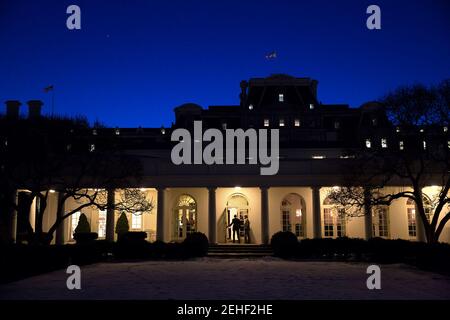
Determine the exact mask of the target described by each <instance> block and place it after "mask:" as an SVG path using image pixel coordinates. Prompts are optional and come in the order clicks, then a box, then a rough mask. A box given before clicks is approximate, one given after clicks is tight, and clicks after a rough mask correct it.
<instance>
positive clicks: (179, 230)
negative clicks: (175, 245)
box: [172, 194, 197, 241]
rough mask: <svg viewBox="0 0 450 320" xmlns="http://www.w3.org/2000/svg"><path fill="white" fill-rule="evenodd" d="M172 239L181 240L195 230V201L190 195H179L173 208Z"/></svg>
mask: <svg viewBox="0 0 450 320" xmlns="http://www.w3.org/2000/svg"><path fill="white" fill-rule="evenodd" d="M173 218H174V219H173V234H172V240H174V241H183V240H184V239H186V237H187V236H188V235H189V234H191V233H193V232H196V231H197V202H196V201H195V200H194V198H193V197H191V196H190V195H186V194H184V195H181V196H180V197H179V198H178V200H177V202H176V206H175V208H174V216H173Z"/></svg>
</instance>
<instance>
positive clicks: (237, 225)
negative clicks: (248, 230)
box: [228, 215, 241, 243]
mask: <svg viewBox="0 0 450 320" xmlns="http://www.w3.org/2000/svg"><path fill="white" fill-rule="evenodd" d="M231 226H232V227H233V243H234V241H235V235H237V241H238V243H241V238H240V236H239V230H240V228H241V220H239V218H238V217H237V215H234V218H233V220H232V221H231V223H230V224H229V225H228V227H231Z"/></svg>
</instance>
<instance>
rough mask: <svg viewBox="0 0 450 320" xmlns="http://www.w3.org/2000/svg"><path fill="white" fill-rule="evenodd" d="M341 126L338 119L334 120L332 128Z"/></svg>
mask: <svg viewBox="0 0 450 320" xmlns="http://www.w3.org/2000/svg"><path fill="white" fill-rule="evenodd" d="M340 127H341V123H340V122H339V121H335V122H334V128H335V129H339V128H340Z"/></svg>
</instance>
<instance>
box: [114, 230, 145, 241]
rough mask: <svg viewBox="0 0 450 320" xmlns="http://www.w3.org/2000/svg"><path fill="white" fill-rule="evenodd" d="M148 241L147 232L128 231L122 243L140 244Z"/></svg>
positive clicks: (123, 236)
mask: <svg viewBox="0 0 450 320" xmlns="http://www.w3.org/2000/svg"><path fill="white" fill-rule="evenodd" d="M145 239H147V232H143V231H128V232H126V233H124V234H123V235H122V238H121V239H120V240H121V241H129V242H139V241H145Z"/></svg>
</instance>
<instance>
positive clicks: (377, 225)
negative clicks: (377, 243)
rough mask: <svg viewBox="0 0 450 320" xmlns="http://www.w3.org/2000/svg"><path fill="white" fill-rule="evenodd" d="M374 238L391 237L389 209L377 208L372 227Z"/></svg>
mask: <svg viewBox="0 0 450 320" xmlns="http://www.w3.org/2000/svg"><path fill="white" fill-rule="evenodd" d="M372 232H373V236H374V237H384V238H388V237H389V212H388V208H377V209H376V211H375V212H374V220H373V225H372Z"/></svg>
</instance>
